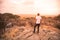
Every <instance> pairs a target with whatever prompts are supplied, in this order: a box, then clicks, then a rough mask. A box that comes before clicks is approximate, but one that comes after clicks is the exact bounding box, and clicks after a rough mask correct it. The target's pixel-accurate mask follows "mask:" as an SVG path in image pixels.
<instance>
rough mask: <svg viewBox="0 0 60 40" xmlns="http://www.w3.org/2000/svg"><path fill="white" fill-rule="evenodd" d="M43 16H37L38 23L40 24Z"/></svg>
mask: <svg viewBox="0 0 60 40" xmlns="http://www.w3.org/2000/svg"><path fill="white" fill-rule="evenodd" d="M40 21H41V16H36V24H40Z"/></svg>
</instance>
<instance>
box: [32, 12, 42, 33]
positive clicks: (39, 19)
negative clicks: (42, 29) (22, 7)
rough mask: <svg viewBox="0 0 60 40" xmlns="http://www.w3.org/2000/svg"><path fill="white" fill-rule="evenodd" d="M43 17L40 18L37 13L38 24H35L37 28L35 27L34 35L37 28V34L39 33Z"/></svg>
mask: <svg viewBox="0 0 60 40" xmlns="http://www.w3.org/2000/svg"><path fill="white" fill-rule="evenodd" d="M41 19H42V18H41V16H40V14H39V13H37V16H36V24H35V26H34V31H33V33H35V31H36V27H37V33H39V26H40V21H41Z"/></svg>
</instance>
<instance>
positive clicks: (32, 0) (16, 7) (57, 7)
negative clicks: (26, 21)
mask: <svg viewBox="0 0 60 40" xmlns="http://www.w3.org/2000/svg"><path fill="white" fill-rule="evenodd" d="M0 12H1V13H5V12H10V13H13V14H37V13H40V14H41V15H57V14H60V0H0Z"/></svg>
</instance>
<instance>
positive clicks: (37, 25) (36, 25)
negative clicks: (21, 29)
mask: <svg viewBox="0 0 60 40" xmlns="http://www.w3.org/2000/svg"><path fill="white" fill-rule="evenodd" d="M39 26H40V24H35V26H34V31H33V33H35V31H36V27H37V33H39Z"/></svg>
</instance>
